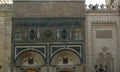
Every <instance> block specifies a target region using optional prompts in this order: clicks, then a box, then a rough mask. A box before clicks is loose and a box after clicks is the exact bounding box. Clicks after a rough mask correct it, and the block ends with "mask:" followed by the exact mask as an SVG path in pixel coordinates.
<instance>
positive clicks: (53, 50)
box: [52, 47, 62, 54]
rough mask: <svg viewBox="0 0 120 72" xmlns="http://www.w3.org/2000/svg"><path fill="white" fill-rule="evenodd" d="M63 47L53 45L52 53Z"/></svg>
mask: <svg viewBox="0 0 120 72" xmlns="http://www.w3.org/2000/svg"><path fill="white" fill-rule="evenodd" d="M61 48H62V47H52V54H53V53H54V52H55V51H57V50H59V49H61Z"/></svg>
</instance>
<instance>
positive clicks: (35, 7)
mask: <svg viewBox="0 0 120 72" xmlns="http://www.w3.org/2000/svg"><path fill="white" fill-rule="evenodd" d="M84 9H85V6H84V1H66V2H65V1H38V2H37V1H36V2H35V1H33V2H32V1H27V2H24V1H20V2H17V1H16V2H15V3H14V13H15V14H14V16H34V17H35V16H36V17H38V16H42V17H44V16H48V17H50V16H52V17H56V16H57V17H62V16H77V17H78V16H84V15H85V12H84Z"/></svg>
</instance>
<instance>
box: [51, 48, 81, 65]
mask: <svg viewBox="0 0 120 72" xmlns="http://www.w3.org/2000/svg"><path fill="white" fill-rule="evenodd" d="M64 58H67V59H68V63H66V65H77V64H80V63H81V61H80V58H79V56H78V55H77V54H76V53H74V52H73V51H71V50H62V51H59V52H57V53H56V54H55V55H54V56H53V58H52V60H51V65H65V64H64V63H63V59H64Z"/></svg>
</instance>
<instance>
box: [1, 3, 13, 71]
mask: <svg viewBox="0 0 120 72" xmlns="http://www.w3.org/2000/svg"><path fill="white" fill-rule="evenodd" d="M11 17H12V5H5V4H1V5H0V49H1V50H0V66H1V69H0V72H10V67H11V38H12V37H11V32H12V30H11V28H12V22H11Z"/></svg>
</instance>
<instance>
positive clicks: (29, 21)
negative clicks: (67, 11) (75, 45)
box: [12, 17, 84, 28]
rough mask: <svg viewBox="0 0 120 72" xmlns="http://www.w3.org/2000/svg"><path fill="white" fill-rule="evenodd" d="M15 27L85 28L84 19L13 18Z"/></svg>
mask: <svg viewBox="0 0 120 72" xmlns="http://www.w3.org/2000/svg"><path fill="white" fill-rule="evenodd" d="M12 22H13V26H15V27H46V26H51V27H53V26H67V27H69V26H74V27H78V26H79V27H81V28H83V24H84V18H82V17H45V18H37V17H31V18H28V17H22V18H14V17H13V21H12Z"/></svg>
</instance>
